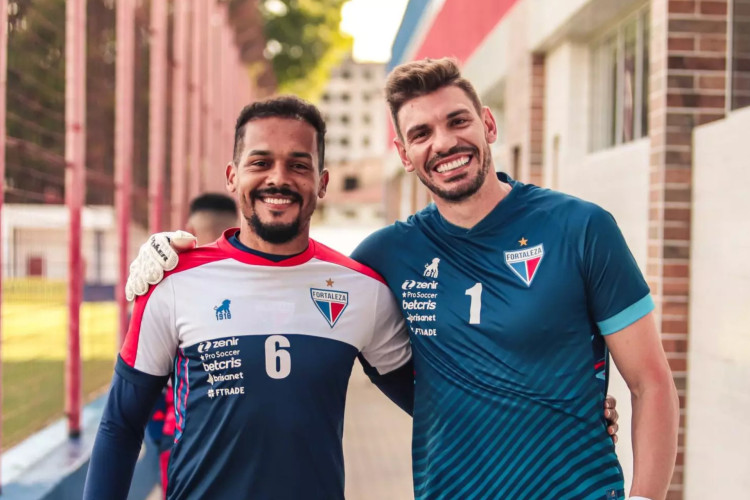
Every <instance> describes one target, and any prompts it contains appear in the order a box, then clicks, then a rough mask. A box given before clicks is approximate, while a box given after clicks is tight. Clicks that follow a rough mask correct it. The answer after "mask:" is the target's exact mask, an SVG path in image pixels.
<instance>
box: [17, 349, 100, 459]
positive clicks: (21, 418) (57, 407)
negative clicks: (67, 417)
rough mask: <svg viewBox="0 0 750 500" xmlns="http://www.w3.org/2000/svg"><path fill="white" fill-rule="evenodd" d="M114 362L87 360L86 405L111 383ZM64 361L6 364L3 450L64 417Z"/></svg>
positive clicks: (84, 386) (83, 370) (84, 399)
mask: <svg viewBox="0 0 750 500" xmlns="http://www.w3.org/2000/svg"><path fill="white" fill-rule="evenodd" d="M112 367H113V365H112V361H111V360H85V361H83V366H82V377H83V387H82V390H83V392H82V394H83V404H86V403H87V402H89V401H91V400H93V399H95V398H96V396H98V395H99V394H101V393H102V392H103V391H105V390H106V389H107V387H108V385H109V381H110V380H111V379H112ZM64 401H65V363H64V361H49V360H34V361H11V362H7V361H6V362H5V363H3V418H2V425H3V448H5V449H7V448H9V447H11V446H13V445H14V444H17V443H18V442H20V441H22V440H23V439H24V438H26V437H28V436H30V435H31V434H33V433H34V432H36V431H38V430H40V429H43V428H44V427H45V426H46V425H48V424H49V423H51V422H53V421H55V420H57V419H58V418H60V417H62V416H63V415H64V404H65V403H64Z"/></svg>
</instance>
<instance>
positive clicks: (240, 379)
mask: <svg viewBox="0 0 750 500" xmlns="http://www.w3.org/2000/svg"><path fill="white" fill-rule="evenodd" d="M324 139H325V124H324V123H323V120H322V118H321V116H320V114H319V112H318V110H317V109H316V108H315V107H314V106H312V105H310V104H308V103H306V102H304V101H301V100H299V99H297V98H294V97H281V98H276V99H271V100H267V101H262V102H257V103H254V104H252V105H250V106H247V107H246V108H245V109H243V111H242V112H241V114H240V116H239V118H238V120H237V125H236V134H235V150H234V157H233V161H232V162H231V163H230V164H229V165H228V166H227V168H226V178H227V188H228V190H229V191H230V192H231V193H233V194H234V195H236V197H237V200H238V203H239V206H240V212H241V215H242V216H241V218H240V227H239V229H236V228H235V229H229V230H227V231H226V232H225V233H224V235H223V237H222V238H220V239H219V240H217V241H216V242H215V243H213V244H210V245H206V246H202V247H198V248H196V249H194V250H190V251H187V252H186V253H184V254H183V255H182V258H181V260H180V263H179V265H178V266H177V267H176V268H174V269H173V270H172V271H170V272H169V273H167V274H166V276H165V278H164V281H162V282H161V283H159V284H158V285H157V286H155V287H153V288H152V289H151V291H150V292H149V293H148V294H147V295H145V296H143V297H140V298H139V299H138V300H137V301H136V304H135V307H134V310H133V314H132V320H131V324H130V329H129V331H128V335H127V338H126V340H125V342H124V345H123V347H122V350H121V351H120V355H119V357H118V361H117V366H116V369H115V375H114V378H113V382H112V387H111V390H110V395H109V399H108V402H107V406H106V408H105V411H104V415H103V417H102V422H101V424H100V428H99V432H98V434H97V438H96V443H95V446H94V451H93V454H92V457H91V464H90V467H89V471H88V477H87V482H86V487H85V492H84V498H85V499H87V500H89V499H90V500H93V499H102V498H106V499H108V500H109V499H119V498H123V499H124V498H126V496H127V493H128V488H129V486H130V479H131V477H132V472H133V467H134V465H135V461H136V458H137V456H138V451H139V449H140V444H141V440H142V438H143V427H144V425H145V423H146V420H147V418H148V415H149V411H150V410H151V408H152V407H153V405H154V402H155V400H156V399H157V398H158V396H159V394H160V392H161V389H162V387H163V386H164V384H165V383H166V381H167V379H168V378H169V377H170V375H171V378H172V386H173V388H174V401H175V413H176V415H175V427H176V428H175V444H174V446H173V448H172V453H171V457H170V462H169V469H168V476H169V478H168V483H169V486H168V491H167V498H169V499H177V498H180V499H182V498H196V499H197V498H227V499H228V498H232V499H243V498H246V499H256V498H279V499H295V498H309V499H337V498H338V499H341V498H343V495H344V464H343V452H342V443H341V439H342V432H343V418H344V402H345V396H346V389H347V384H348V380H349V375H350V373H351V369H352V365H353V363H354V360H355V358H357V357H359V358H360V360H361V362H362V363H363V365H365V366H366V367H368V369H369V375H370V376H371V379H372V380H373V381H375V382H376V384H377V385H378V387H379V388H381V390H383V391H384V392H385V393H386V394H387V395H388V396H389V397H391V398H392V399H393V400H394V401H395V402H396V403H397V404H399V406H401V407H402V408H403V409H404V410H405V411H408V412H411V406H412V400H413V383H412V373H413V368H412V366H411V351H410V347H409V339H408V334H407V331H406V328H405V325H404V321H403V318H402V317H401V314H400V311H399V309H398V307H397V305H396V303H395V300H394V299H393V297H392V295H391V294H390V292H389V291H388V288H387V287H386V285H385V284H384V283H383V281H382V278H381V277H380V276H379V275H377V273H375V272H373V271H372V270H370V269H369V268H367V267H365V266H362V265H360V264H358V263H356V262H354V261H352V260H351V259H349V258H348V257H345V256H343V255H341V254H339V253H337V252H335V251H333V250H331V249H329V248H327V247H325V246H324V245H322V244H320V243H318V242H316V241H313V240H311V239H310V238H309V228H310V217H311V216H312V213H313V211H314V210H315V206H316V203H317V199H318V198H322V197H323V196H324V194H325V191H326V185H327V183H328V172H326V171H325V170H324V169H323V155H324V150H323V147H324ZM149 245H150V246H149V247H147V248H151V249H152V250H153V251H154V252H155V253H156V254H157V255H159V256H163V255H164V252H163V251H161V250H160V249H159V248H158V246H159V245H158V242H155V241H153V240H152V241H150V243H149Z"/></svg>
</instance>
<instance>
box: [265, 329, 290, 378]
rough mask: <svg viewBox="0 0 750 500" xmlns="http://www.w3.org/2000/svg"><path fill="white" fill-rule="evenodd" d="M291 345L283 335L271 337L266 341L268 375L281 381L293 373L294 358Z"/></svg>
mask: <svg viewBox="0 0 750 500" xmlns="http://www.w3.org/2000/svg"><path fill="white" fill-rule="evenodd" d="M290 345H291V344H290V343H289V339H287V338H286V337H284V336H283V335H271V336H270V337H268V338H267V339H266V373H267V374H268V376H269V377H271V378H275V379H280V378H286V377H288V376H289V372H291V371H292V357H291V356H290V355H289V351H287V350H286V349H285V348H288V347H289V346H290Z"/></svg>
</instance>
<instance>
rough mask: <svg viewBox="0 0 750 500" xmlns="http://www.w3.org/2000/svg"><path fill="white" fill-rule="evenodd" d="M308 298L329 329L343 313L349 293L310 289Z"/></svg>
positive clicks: (347, 302)
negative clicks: (310, 298)
mask: <svg viewBox="0 0 750 500" xmlns="http://www.w3.org/2000/svg"><path fill="white" fill-rule="evenodd" d="M310 297H312V301H313V303H314V304H315V307H317V308H318V311H320V314H322V315H323V317H324V318H325V319H326V321H328V324H329V325H330V327H331V328H333V325H335V324H336V322H337V321H338V320H339V318H340V317H341V315H342V314H343V313H344V309H346V306H347V305H348V304H349V292H342V291H339V290H321V289H320V288H311V289H310Z"/></svg>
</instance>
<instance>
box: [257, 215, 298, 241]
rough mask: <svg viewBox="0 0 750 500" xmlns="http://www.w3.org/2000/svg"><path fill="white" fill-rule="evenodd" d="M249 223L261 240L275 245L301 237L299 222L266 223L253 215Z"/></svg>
mask: <svg viewBox="0 0 750 500" xmlns="http://www.w3.org/2000/svg"><path fill="white" fill-rule="evenodd" d="M248 223H249V224H250V227H251V228H252V230H253V232H254V233H255V234H257V235H258V237H259V238H260V239H262V240H263V241H267V242H268V243H272V244H275V245H281V244H283V243H288V242H290V241H291V240H293V239H294V238H296V237H297V236H299V233H300V223H299V220H294V221H292V222H289V223H279V222H274V223H265V222H263V221H261V220H260V219H259V218H258V216H257V215H253V216H251V217H250V218H249V219H248Z"/></svg>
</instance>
